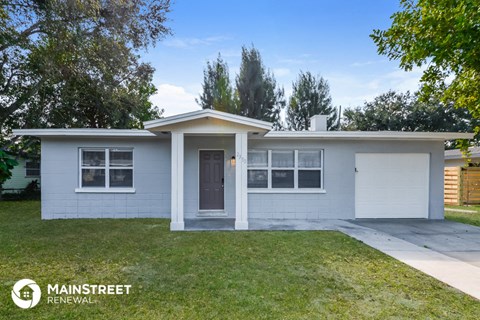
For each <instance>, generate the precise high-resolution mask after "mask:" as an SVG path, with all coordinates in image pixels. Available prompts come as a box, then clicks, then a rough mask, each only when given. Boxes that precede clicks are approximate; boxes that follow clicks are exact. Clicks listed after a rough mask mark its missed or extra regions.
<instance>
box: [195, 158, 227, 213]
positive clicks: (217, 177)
mask: <svg viewBox="0 0 480 320" xmlns="http://www.w3.org/2000/svg"><path fill="white" fill-rule="evenodd" d="M223 162H224V155H223V151H218V150H202V151H200V166H199V168H200V183H199V184H200V210H223V209H224V200H223V189H224V187H223V186H224V177H223Z"/></svg>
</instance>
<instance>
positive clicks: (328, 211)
mask: <svg viewBox="0 0 480 320" xmlns="http://www.w3.org/2000/svg"><path fill="white" fill-rule="evenodd" d="M443 148H444V146H443V142H441V141H437V142H432V141H423V142H422V141H364V140H363V141H362V140H358V141H338V140H336V141H329V140H320V141H319V140H317V141H315V140H266V139H251V140H249V149H298V150H301V149H323V150H324V163H323V164H324V168H323V170H324V189H325V192H326V193H324V194H319V193H310V194H308V193H291V194H288V193H278V194H275V193H249V195H248V212H249V218H250V219H300V220H303V219H308V220H315V219H354V218H355V153H362V152H365V153H369V152H371V153H384V152H385V153H389V152H391V153H430V154H431V157H430V196H429V199H430V200H429V218H430V219H443V173H442V172H443Z"/></svg>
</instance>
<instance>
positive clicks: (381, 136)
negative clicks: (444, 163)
mask: <svg viewBox="0 0 480 320" xmlns="http://www.w3.org/2000/svg"><path fill="white" fill-rule="evenodd" d="M473 136H474V134H473V133H462V132H394V131H351V132H348V131H323V132H316V131H294V132H289V131H270V132H268V133H267V134H266V135H265V138H281V139H335V140H342V139H343V140H439V141H445V140H456V139H472V138H473Z"/></svg>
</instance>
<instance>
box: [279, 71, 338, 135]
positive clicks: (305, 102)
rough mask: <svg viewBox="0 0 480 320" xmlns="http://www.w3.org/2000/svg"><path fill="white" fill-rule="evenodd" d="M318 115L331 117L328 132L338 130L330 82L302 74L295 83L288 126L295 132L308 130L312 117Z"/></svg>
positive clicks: (307, 73)
mask: <svg viewBox="0 0 480 320" xmlns="http://www.w3.org/2000/svg"><path fill="white" fill-rule="evenodd" d="M317 114H323V115H328V116H329V117H328V119H327V129H328V130H335V129H337V126H338V115H337V109H336V108H334V107H333V105H332V98H331V96H330V87H329V86H328V82H327V81H326V80H325V79H323V78H322V77H320V76H318V77H315V76H314V75H312V73H310V72H308V71H307V72H300V74H299V76H298V79H297V81H296V82H294V83H293V93H292V96H291V97H290V100H289V104H288V109H287V117H286V120H287V126H288V127H289V129H293V130H308V128H309V126H310V117H312V116H314V115H317Z"/></svg>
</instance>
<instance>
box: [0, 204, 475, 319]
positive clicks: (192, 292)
mask: <svg viewBox="0 0 480 320" xmlns="http://www.w3.org/2000/svg"><path fill="white" fill-rule="evenodd" d="M39 207H40V206H39V202H0V244H1V246H0V306H1V307H0V318H1V319H11V320H13V319H97V318H101V319H217V318H218V319H316V318H348V319H366V318H368V319H372V318H376V319H385V318H420V319H426V318H442V319H446V318H448V319H478V315H479V314H480V303H479V302H478V301H476V300H474V299H473V298H471V297H469V296H467V295H464V294H462V293H460V292H458V291H457V290H454V289H451V288H449V287H447V286H446V285H444V284H442V283H441V282H438V281H436V280H435V279H433V278H430V277H428V276H426V275H424V274H422V273H420V272H418V271H416V270H414V269H412V268H409V267H407V266H406V265H404V264H402V263H400V262H398V261H396V260H394V259H392V258H390V257H388V256H386V255H384V254H382V253H380V252H378V251H376V250H374V249H372V248H370V247H368V246H366V245H364V244H362V243H360V242H358V241H356V240H354V239H351V238H349V237H347V236H345V235H343V234H341V233H338V232H321V231H307V232H280V231H278V232H176V233H174V232H170V231H169V230H168V222H169V221H167V220H158V219H133V220H56V221H41V220H40V213H39V210H40V209H39ZM22 278H30V279H33V280H35V281H36V282H37V283H38V284H39V286H40V287H41V289H42V299H41V301H40V303H39V304H38V305H37V306H36V307H34V308H33V309H26V310H23V309H20V308H18V307H17V306H15V305H14V304H13V302H12V300H11V298H10V293H11V290H12V286H13V284H14V283H15V282H16V281H17V280H19V279H22ZM84 283H88V284H126V285H132V289H131V293H130V294H129V295H103V296H92V298H93V299H94V300H96V303H94V304H49V303H47V292H46V288H47V284H60V285H62V284H84Z"/></svg>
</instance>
